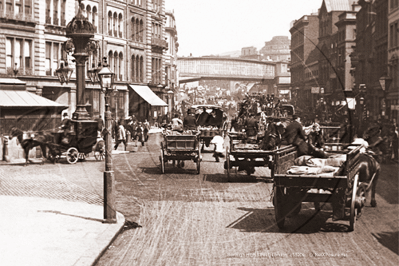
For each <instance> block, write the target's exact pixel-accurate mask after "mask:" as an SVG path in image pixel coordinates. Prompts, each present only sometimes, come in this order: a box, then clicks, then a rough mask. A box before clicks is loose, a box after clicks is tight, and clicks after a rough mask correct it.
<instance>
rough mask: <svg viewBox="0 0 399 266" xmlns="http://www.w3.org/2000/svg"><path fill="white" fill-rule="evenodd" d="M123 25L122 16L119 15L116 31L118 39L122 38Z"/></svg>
mask: <svg viewBox="0 0 399 266" xmlns="http://www.w3.org/2000/svg"><path fill="white" fill-rule="evenodd" d="M122 23H123V19H122V14H119V20H118V31H119V38H122V31H123V29H122V25H123V24H122Z"/></svg>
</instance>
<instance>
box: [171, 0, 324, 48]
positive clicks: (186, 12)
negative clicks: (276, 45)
mask: <svg viewBox="0 0 399 266" xmlns="http://www.w3.org/2000/svg"><path fill="white" fill-rule="evenodd" d="M322 2H323V0H165V9H166V10H169V11H174V15H175V20H176V29H177V36H178V42H179V51H178V53H177V54H178V55H179V56H189V55H190V53H191V54H192V56H204V55H216V54H222V53H225V52H231V51H237V50H241V48H242V47H248V46H255V47H256V48H258V51H259V49H260V48H262V47H263V46H264V45H265V42H267V41H270V40H271V39H272V38H273V36H288V37H289V38H290V39H291V35H290V32H289V29H290V23H291V22H292V21H293V20H296V19H300V18H301V17H302V16H304V15H310V14H311V13H313V12H317V11H318V9H319V8H320V7H321V4H322Z"/></svg>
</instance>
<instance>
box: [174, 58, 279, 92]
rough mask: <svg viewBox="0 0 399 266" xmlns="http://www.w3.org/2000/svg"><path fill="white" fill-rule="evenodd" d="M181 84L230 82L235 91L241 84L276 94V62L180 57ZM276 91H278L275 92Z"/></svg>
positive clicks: (232, 89)
mask: <svg viewBox="0 0 399 266" xmlns="http://www.w3.org/2000/svg"><path fill="white" fill-rule="evenodd" d="M177 65H178V69H179V76H180V80H179V82H180V83H189V82H194V81H200V80H228V81H230V90H231V91H234V90H236V89H237V87H238V86H239V84H240V82H247V83H258V84H262V85H263V86H262V87H263V88H264V89H266V90H267V92H268V93H276V94H277V88H276V81H277V82H278V79H277V80H276V73H277V72H278V71H276V65H277V63H276V62H271V61H258V60H253V59H241V58H229V57H216V56H215V57H208V56H206V57H179V58H178V60H177ZM274 90H276V91H274Z"/></svg>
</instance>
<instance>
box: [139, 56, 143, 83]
mask: <svg viewBox="0 0 399 266" xmlns="http://www.w3.org/2000/svg"><path fill="white" fill-rule="evenodd" d="M139 66H140V67H139V69H140V82H144V60H143V57H142V56H140V64H139Z"/></svg>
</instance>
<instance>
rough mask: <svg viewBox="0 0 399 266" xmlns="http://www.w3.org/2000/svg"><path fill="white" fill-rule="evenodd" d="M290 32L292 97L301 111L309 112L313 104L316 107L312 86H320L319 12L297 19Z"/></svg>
mask: <svg viewBox="0 0 399 266" xmlns="http://www.w3.org/2000/svg"><path fill="white" fill-rule="evenodd" d="M290 32H291V64H290V72H291V87H292V99H293V102H294V104H295V106H296V107H298V109H299V111H303V112H309V111H311V108H312V106H313V107H314V103H313V101H312V100H314V99H312V94H311V88H312V87H318V82H317V77H318V64H317V62H318V58H319V51H318V49H317V40H318V37H319V19H318V17H317V14H312V15H306V16H303V17H301V18H300V19H298V20H295V21H294V23H293V24H292V27H291V29H290ZM309 103H311V104H309Z"/></svg>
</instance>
